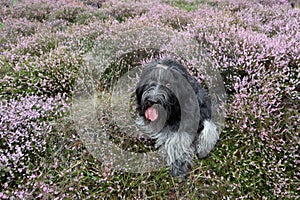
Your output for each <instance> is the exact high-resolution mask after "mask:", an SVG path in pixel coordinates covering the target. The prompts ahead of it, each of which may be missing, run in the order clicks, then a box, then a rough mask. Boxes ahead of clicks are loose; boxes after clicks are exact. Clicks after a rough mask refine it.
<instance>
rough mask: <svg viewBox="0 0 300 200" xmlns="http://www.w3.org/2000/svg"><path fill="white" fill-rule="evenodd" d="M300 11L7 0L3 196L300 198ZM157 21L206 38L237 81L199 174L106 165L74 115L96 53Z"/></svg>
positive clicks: (158, 0)
mask: <svg viewBox="0 0 300 200" xmlns="http://www.w3.org/2000/svg"><path fill="white" fill-rule="evenodd" d="M299 19H300V10H299V8H297V7H295V8H293V7H292V6H291V5H290V2H289V1H287V0H271V1H270V0H256V1H242V0H207V1H193V0H187V1H183V0H175V1H169V0H155V1H150V0H140V1H129V0H120V1H116V0H63V1H59V0H22V1H6V2H4V1H1V2H0V100H1V101H0V147H1V148H0V199H9V198H11V199H32V198H45V199H47V198H50V199H52V198H53V199H65V198H67V199H107V198H127V199H134V198H138V199H146V198H150V197H153V198H155V199H168V198H169V199H176V198H178V199H180V198H183V199H201V198H211V199H221V198H224V199H231V198H233V199H278V198H280V199H299V198H300V196H299V193H298V190H299V181H300V180H299V177H300V174H299V160H300V156H299V153H298V152H299V151H300V149H299V146H300V144H299V133H300V129H299V123H300V118H299V110H300V107H299V105H300V102H299V101H300V100H299V92H300V81H299V80H300V71H299V70H300V67H299V66H300V48H299V47H300V33H299V30H300V20H299ZM145 27H152V28H156V29H158V30H159V29H164V30H170V31H175V32H176V33H178V34H181V35H182V36H184V37H187V38H193V39H195V41H197V45H199V46H201V48H203V49H204V50H205V51H206V52H207V55H208V56H209V57H210V59H211V60H212V62H213V64H214V66H216V67H217V69H218V70H219V71H220V72H221V74H222V78H223V80H224V85H225V89H226V91H227V95H228V101H227V113H226V122H225V128H224V130H223V132H222V134H221V141H220V143H219V144H218V146H217V147H216V149H215V151H213V152H212V155H211V156H210V157H209V158H206V159H203V160H199V161H197V162H195V164H194V169H193V173H192V174H191V176H190V177H189V181H188V182H187V183H180V184H179V183H176V181H174V180H172V179H171V178H170V177H169V176H168V175H167V174H168V173H165V171H164V170H160V171H158V172H153V173H149V174H141V175H137V174H130V173H123V172H119V171H114V169H113V168H112V167H111V166H104V167H102V168H101V163H99V162H98V161H97V160H96V159H94V158H92V156H91V155H90V154H89V152H88V150H87V149H86V148H85V147H84V145H83V144H82V142H81V141H80V138H79V136H78V134H77V133H76V131H74V129H73V126H72V124H73V122H72V120H70V119H69V110H68V109H69V107H70V106H71V105H70V101H69V100H70V98H71V97H72V92H73V86H74V82H75V79H76V77H77V72H78V69H79V68H80V67H83V66H85V64H86V63H85V62H86V60H84V59H83V57H84V55H85V54H86V53H89V52H91V51H92V50H93V47H94V46H96V45H97V44H99V43H100V42H101V41H102V40H105V39H107V38H113V37H114V34H121V33H123V32H125V31H127V30H133V29H141V30H142V29H143V28H145ZM166 34H167V33H166ZM141 35H143V32H141ZM123 39H124V40H128V41H130V42H131V43H132V44H133V45H137V44H143V43H146V42H147V41H148V40H149V38H146V37H132V36H131V35H124V38H123ZM174 45H176V47H177V48H178V50H179V52H184V50H187V49H191V48H192V47H191V46H189V45H188V44H187V43H182V42H181V41H179V40H178V41H177V43H174ZM120 46H121V45H120ZM105 48H106V46H105V47H103V49H105ZM160 50H162V49H160ZM108 52H109V51H108ZM118 53H122V52H118ZM187 63H188V65H187V66H189V67H190V70H191V72H195V71H194V70H193V69H196V71H197V70H198V69H200V68H201V66H195V62H194V60H189V61H187ZM107 67H111V66H107ZM118 69H119V68H118ZM106 71H109V72H110V73H108V74H104V75H103V76H102V78H103V77H104V78H107V79H109V80H110V79H112V78H118V76H120V75H121V74H120V73H118V72H114V71H113V70H106ZM120 71H122V69H121V70H120ZM197 73H198V72H197ZM195 75H199V74H196V72H195ZM199 76H201V75H199ZM201 77H202V76H201ZM202 78H205V77H202ZM204 82H205V80H204ZM108 124H109V123H108ZM107 127H108V128H111V127H110V126H108V125H107ZM105 131H107V132H109V130H108V129H107V130H105ZM113 131H114V130H113Z"/></svg>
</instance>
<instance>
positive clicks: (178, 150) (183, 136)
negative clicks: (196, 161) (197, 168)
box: [165, 132, 194, 179]
mask: <svg viewBox="0 0 300 200" xmlns="http://www.w3.org/2000/svg"><path fill="white" fill-rule="evenodd" d="M193 139H194V136H193V135H191V134H188V133H186V132H181V133H178V132H177V133H174V135H173V137H171V138H168V140H167V141H166V143H165V151H166V155H167V162H168V164H169V165H170V167H171V173H172V175H173V176H178V177H181V178H182V179H185V178H187V176H188V174H189V171H190V167H191V165H192V161H193V154H194V147H193V145H192V143H193Z"/></svg>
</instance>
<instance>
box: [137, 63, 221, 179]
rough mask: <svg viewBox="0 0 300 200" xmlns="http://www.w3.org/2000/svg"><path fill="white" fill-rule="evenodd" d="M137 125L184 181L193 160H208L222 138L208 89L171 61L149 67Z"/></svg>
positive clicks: (141, 83)
mask: <svg viewBox="0 0 300 200" xmlns="http://www.w3.org/2000/svg"><path fill="white" fill-rule="evenodd" d="M136 103H137V114H138V120H137V124H138V125H139V126H140V127H141V128H142V129H143V130H145V132H146V133H147V134H148V135H149V136H150V138H152V139H154V140H155V147H156V148H158V149H159V151H160V152H161V153H162V155H163V156H164V157H165V159H166V161H167V164H168V165H169V166H170V167H171V172H172V175H173V176H179V177H181V178H182V179H185V178H186V177H187V176H188V174H189V170H190V167H191V164H192V160H193V157H194V155H195V153H196V155H197V156H198V157H199V158H204V157H206V156H207V155H208V154H209V152H210V151H211V150H212V149H213V148H214V146H215V144H216V142H217V141H218V139H219V132H218V130H217V127H216V125H215V124H214V123H213V122H212V121H211V103H210V99H209V96H208V94H207V92H206V90H205V89H203V88H202V87H201V85H200V84H199V83H198V82H197V80H196V79H195V78H194V77H193V76H191V75H190V74H189V73H188V71H187V69H186V68H185V67H184V66H183V65H181V64H180V63H178V62H177V61H175V60H172V59H168V58H167V59H163V60H160V61H158V62H153V63H150V64H147V65H146V66H145V67H144V69H143V71H142V74H141V77H140V80H139V82H138V84H137V87H136Z"/></svg>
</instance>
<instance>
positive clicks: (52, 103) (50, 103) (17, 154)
mask: <svg viewBox="0 0 300 200" xmlns="http://www.w3.org/2000/svg"><path fill="white" fill-rule="evenodd" d="M61 100H62V99H61V97H60V96H56V97H54V98H41V97H39V96H24V97H20V98H19V100H10V101H7V100H2V101H1V103H0V113H1V115H0V116H1V117H0V125H1V126H0V127H1V130H0V131H1V135H0V146H1V148H0V149H1V150H0V155H1V157H0V163H1V168H0V172H1V177H0V180H1V183H2V184H1V191H2V192H1V193H0V196H1V198H5V197H6V198H7V197H12V198H20V199H22V198H28V197H30V196H28V195H30V193H31V191H30V190H29V188H31V187H33V186H34V185H33V184H34V180H36V179H37V178H39V176H41V171H42V170H43V166H42V165H41V158H42V157H43V155H44V154H45V153H46V141H47V137H48V134H49V133H50V132H51V131H52V127H51V126H50V125H49V123H48V122H47V121H48V120H52V119H55V118H56V117H59V116H61V114H62V113H63V112H64V110H65V107H64V106H62V105H61V104H60V103H59V102H60V101H61ZM10 188H16V190H14V191H12V193H6V192H5V191H9V190H10ZM17 188H18V189H17Z"/></svg>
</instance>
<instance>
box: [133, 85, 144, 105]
mask: <svg viewBox="0 0 300 200" xmlns="http://www.w3.org/2000/svg"><path fill="white" fill-rule="evenodd" d="M144 91H145V85H142V86H139V87H137V88H136V90H135V94H136V101H137V104H138V105H140V104H141V100H142V95H143V92H144Z"/></svg>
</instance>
